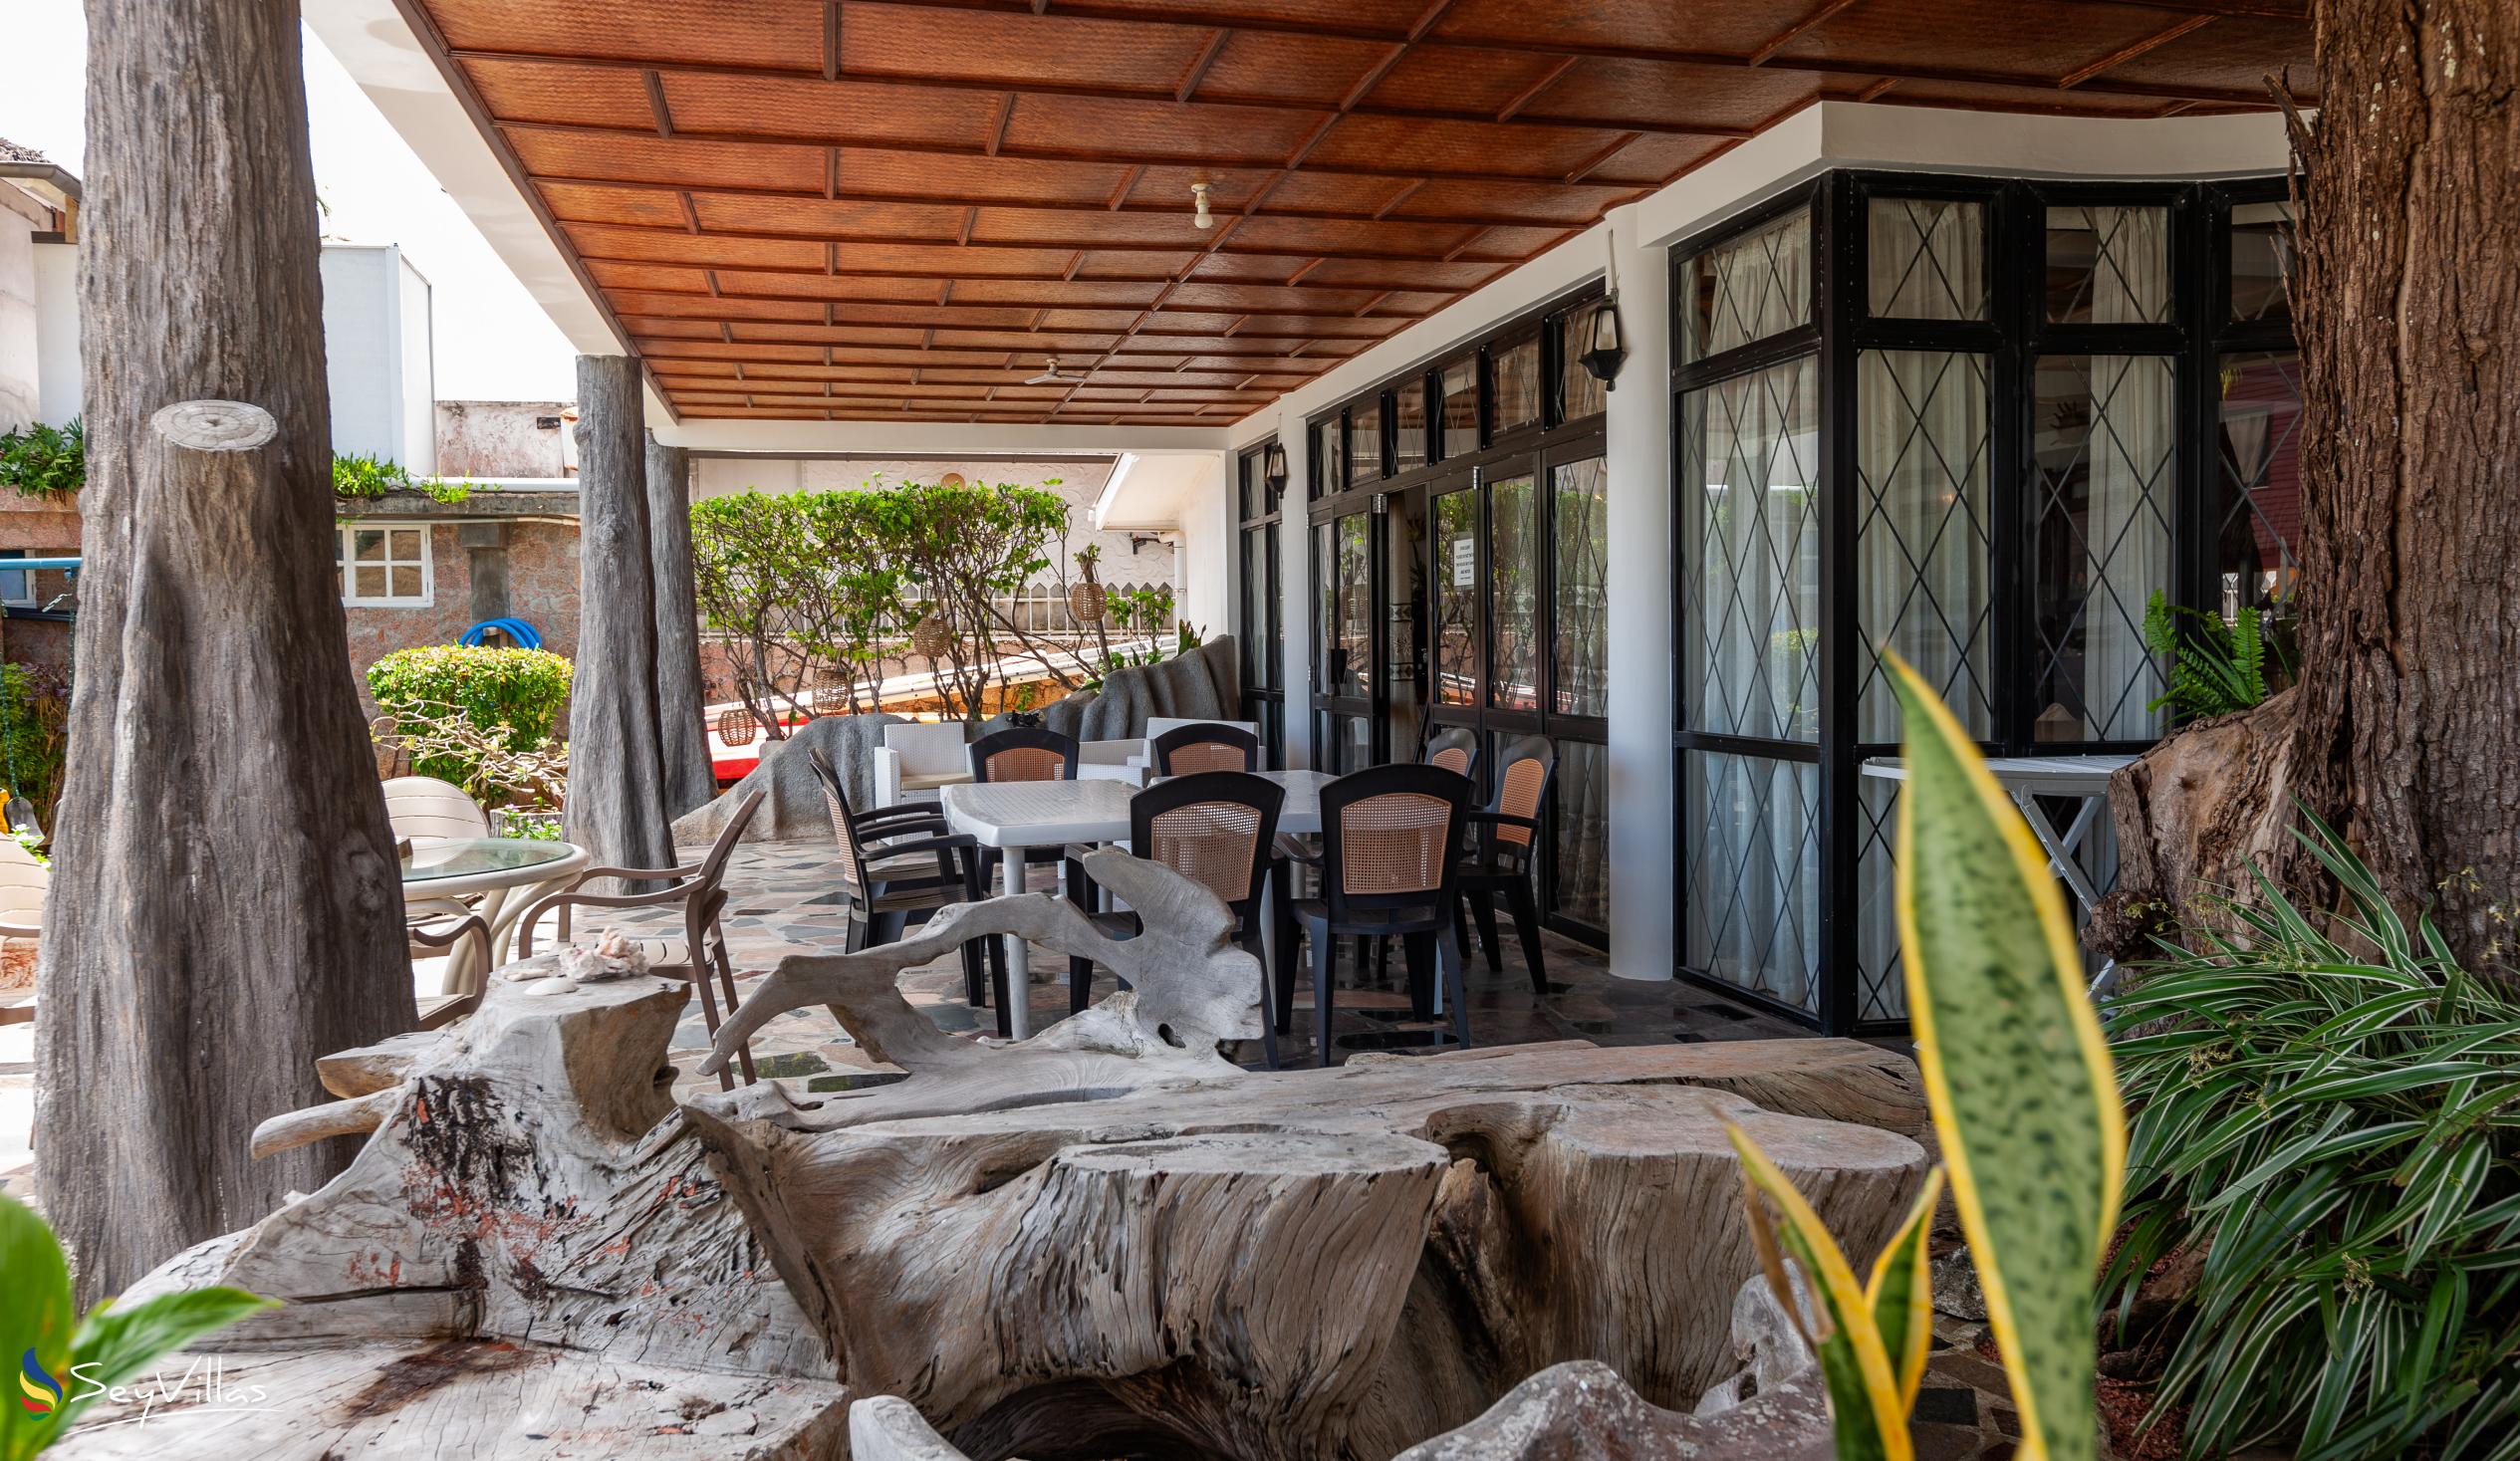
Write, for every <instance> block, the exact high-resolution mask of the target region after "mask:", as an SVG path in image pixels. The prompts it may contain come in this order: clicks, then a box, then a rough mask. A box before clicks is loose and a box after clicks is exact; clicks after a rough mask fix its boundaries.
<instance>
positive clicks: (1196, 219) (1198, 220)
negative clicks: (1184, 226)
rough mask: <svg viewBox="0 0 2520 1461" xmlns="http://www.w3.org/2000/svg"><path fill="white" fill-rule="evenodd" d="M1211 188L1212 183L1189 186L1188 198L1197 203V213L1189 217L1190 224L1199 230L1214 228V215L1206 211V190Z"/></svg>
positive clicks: (1197, 183)
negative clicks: (1199, 228) (1193, 199)
mask: <svg viewBox="0 0 2520 1461" xmlns="http://www.w3.org/2000/svg"><path fill="white" fill-rule="evenodd" d="M1212 186H1214V184H1213V183H1205V182H1194V183H1191V184H1190V196H1191V197H1192V198H1195V199H1197V201H1198V211H1197V212H1195V213H1193V214H1191V215H1190V222H1192V223H1194V224H1196V225H1197V226H1199V227H1201V228H1214V227H1215V226H1216V215H1215V214H1213V213H1210V212H1208V211H1207V190H1208V189H1209V188H1210V187H1212Z"/></svg>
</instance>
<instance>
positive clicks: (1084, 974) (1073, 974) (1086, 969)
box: [1068, 954, 1094, 1015]
mask: <svg viewBox="0 0 2520 1461" xmlns="http://www.w3.org/2000/svg"><path fill="white" fill-rule="evenodd" d="M1093 1002H1094V961H1093V960H1092V959H1081V958H1078V957H1077V956H1076V955H1074V954H1070V955H1069V956H1068V1013H1069V1014H1071V1015H1082V1014H1084V1013H1085V1007H1086V1006H1087V1005H1090V1004H1092V1003H1093Z"/></svg>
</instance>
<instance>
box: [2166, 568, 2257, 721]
mask: <svg viewBox="0 0 2520 1461" xmlns="http://www.w3.org/2000/svg"><path fill="white" fill-rule="evenodd" d="M2143 643H2144V647H2146V648H2148V649H2150V650H2151V651H2152V652H2153V653H2155V654H2157V655H2160V656H2161V657H2162V658H2163V659H2165V660H2166V661H2167V662H2168V665H2169V671H2168V672H2169V687H2168V689H2167V690H2166V691H2165V692H2164V693H2162V694H2159V695H2156V696H2154V697H2153V698H2152V699H2151V701H2150V702H2148V703H2147V704H2146V705H2145V706H2144V707H2143V708H2144V709H2146V710H2158V709H2160V708H2161V707H2162V706H2164V705H2168V706H2171V707H2173V708H2174V709H2176V710H2177V711H2178V713H2179V714H2180V715H2182V716H2186V717H2189V718H2191V719H2199V720H2201V719H2204V718H2205V717H2207V716H2214V715H2229V714H2231V713H2232V712H2234V711H2239V710H2246V709H2248V708H2249V707H2250V706H2252V705H2255V704H2257V703H2258V702H2260V701H2262V700H2264V699H2265V698H2266V696H2267V691H2268V684H2267V673H2266V672H2267V669H2268V667H2269V663H2270V651H2271V650H2272V649H2273V646H2272V645H2270V644H2269V643H2268V642H2267V639H2266V633H2265V624H2264V621H2263V619H2262V618H2261V616H2260V615H2259V613H2258V611H2257V610H2256V609H2241V610H2240V611H2239V613H2238V614H2237V615H2236V616H2234V618H2233V620H2232V622H2231V623H2230V624H2228V625H2226V624H2224V623H2223V621H2222V620H2221V619H2220V618H2217V617H2215V616H2214V615H2213V614H2210V613H2199V612H2197V611H2196V610H2195V609H2187V608H2183V607H2181V606H2178V605H2173V604H2171V603H2170V602H2169V600H2168V599H2167V598H2165V597H2163V596H2162V594H2161V593H2160V591H2159V590H2157V589H2156V590H2154V591H2153V594H2152V601H2151V603H2150V604H2149V605H2148V606H2147V607H2146V608H2145V609H2144V612H2143ZM2272 659H2273V663H2274V667H2275V668H2276V669H2277V670H2278V672H2282V671H2283V670H2284V665H2283V663H2282V658H2281V655H2280V654H2279V653H2278V654H2274V655H2273V656H2272Z"/></svg>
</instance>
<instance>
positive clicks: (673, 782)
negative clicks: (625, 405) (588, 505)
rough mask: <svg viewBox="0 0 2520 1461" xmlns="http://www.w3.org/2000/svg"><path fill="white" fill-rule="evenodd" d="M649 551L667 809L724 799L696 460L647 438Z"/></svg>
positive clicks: (658, 721)
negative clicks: (703, 628)
mask: <svg viewBox="0 0 2520 1461" xmlns="http://www.w3.org/2000/svg"><path fill="white" fill-rule="evenodd" d="M647 550H648V559H649V562H650V564H651V565H652V567H651V569H650V577H651V579H652V581H653V583H654V587H655V595H656V726H657V736H658V739H659V743H660V748H661V754H662V756H663V758H664V768H665V781H664V787H665V811H667V812H668V813H671V814H672V815H673V816H676V817H680V816H681V815H682V814H683V813H685V812H688V811H690V810H691V809H692V808H694V807H697V806H699V805H700V804H701V803H703V802H706V801H707V800H708V799H709V798H711V797H714V796H716V795H717V777H716V774H715V773H714V772H713V771H712V770H711V769H710V766H709V736H708V727H707V726H706V724H704V723H703V721H702V712H701V708H700V707H701V705H702V703H703V701H704V700H705V698H706V697H705V696H704V695H703V693H702V691H701V685H700V604H699V598H698V595H697V593H696V592H695V590H694V587H693V584H692V580H691V456H690V453H688V452H686V451H684V450H683V449H682V448H681V447H679V446H666V445H663V444H661V443H659V442H658V441H657V440H656V437H655V434H654V433H653V432H650V433H649V434H648V437H647Z"/></svg>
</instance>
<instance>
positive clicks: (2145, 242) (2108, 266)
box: [2047, 207, 2172, 325]
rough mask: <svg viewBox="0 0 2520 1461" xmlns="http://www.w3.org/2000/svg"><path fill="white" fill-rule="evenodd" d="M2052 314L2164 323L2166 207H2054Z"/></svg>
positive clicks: (2079, 319)
mask: <svg viewBox="0 0 2520 1461" xmlns="http://www.w3.org/2000/svg"><path fill="white" fill-rule="evenodd" d="M2047 293H2048V319H2049V320H2051V321H2053V322H2054V323H2056V324H2059V325H2166V324H2168V323H2170V320H2171V318H2172V316H2171V309H2172V302H2171V299H2170V213H2169V210H2168V209H2167V208H2101V207H2091V208H2050V209H2049V210H2048V281H2047Z"/></svg>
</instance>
